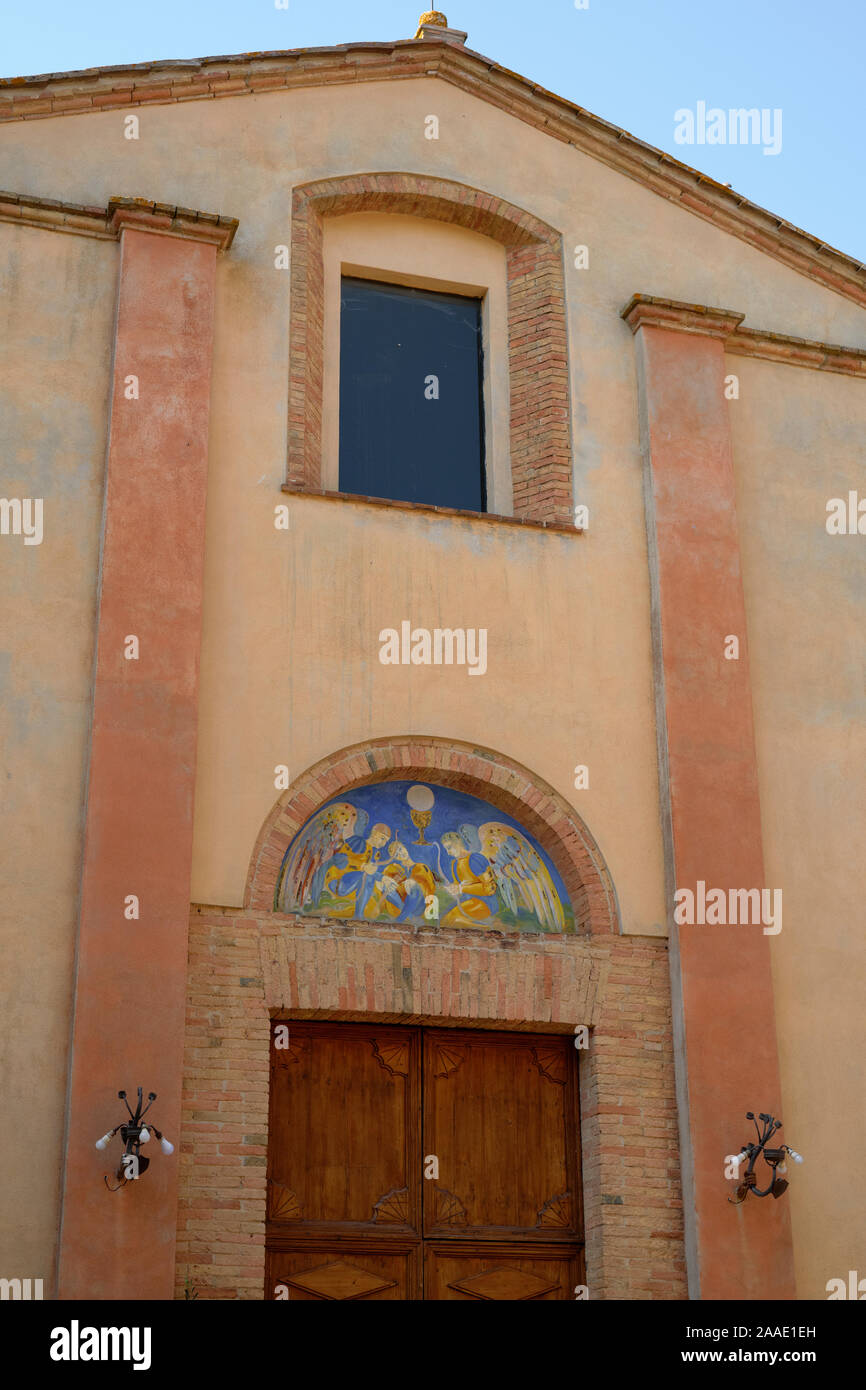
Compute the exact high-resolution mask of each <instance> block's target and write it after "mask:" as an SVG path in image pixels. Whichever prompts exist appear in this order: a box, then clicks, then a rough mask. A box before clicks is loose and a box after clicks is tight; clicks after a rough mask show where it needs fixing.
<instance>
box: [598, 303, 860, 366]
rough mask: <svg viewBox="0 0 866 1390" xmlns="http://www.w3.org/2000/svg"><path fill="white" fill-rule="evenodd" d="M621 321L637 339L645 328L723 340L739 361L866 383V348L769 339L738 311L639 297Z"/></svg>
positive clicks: (787, 336)
mask: <svg viewBox="0 0 866 1390" xmlns="http://www.w3.org/2000/svg"><path fill="white" fill-rule="evenodd" d="M621 317H622V318H623V319H625V321H626V323H627V324H628V326H629V328H630V329H631V331H632V332H633V333H637V331H638V329H639V328H644V327H648V328H666V329H673V331H674V332H677V333H698V334H701V335H702V336H703V337H707V338H720V339H721V340H722V342H723V343H724V347H725V352H728V353H731V354H733V355H734V356H737V357H761V358H763V359H764V360H765V361H767V362H784V363H786V364H787V365H788V366H789V367H812V368H813V369H815V370H817V371H824V372H839V373H841V374H842V375H843V376H862V377H866V347H864V348H849V347H842V346H841V345H840V344H838V343H824V342H819V341H817V340H815V339H812V338H795V337H793V336H792V335H790V334H786V333H769V332H766V331H765V330H764V329H761V328H744V327H743V326H742V324H743V319H744V318H745V314H739V313H737V312H736V311H735V310H733V309H715V308H711V307H710V306H708V305H706V304H684V303H681V302H679V301H678V300H675V299H659V298H657V297H656V296H654V295H651V294H634V295H632V297H631V299H630V300H629V302H628V304H626V306H625V308H624V309H623V310H622V312H621Z"/></svg>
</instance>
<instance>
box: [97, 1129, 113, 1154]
mask: <svg viewBox="0 0 866 1390" xmlns="http://www.w3.org/2000/svg"><path fill="white" fill-rule="evenodd" d="M113 1138H114V1130H113V1129H110V1130H109V1131H108V1133H107V1134H103V1136H102V1138H101V1139H97V1141H96V1147H97V1148H98V1149H107V1148H108V1145H109V1144H110V1143H111V1140H112V1139H113Z"/></svg>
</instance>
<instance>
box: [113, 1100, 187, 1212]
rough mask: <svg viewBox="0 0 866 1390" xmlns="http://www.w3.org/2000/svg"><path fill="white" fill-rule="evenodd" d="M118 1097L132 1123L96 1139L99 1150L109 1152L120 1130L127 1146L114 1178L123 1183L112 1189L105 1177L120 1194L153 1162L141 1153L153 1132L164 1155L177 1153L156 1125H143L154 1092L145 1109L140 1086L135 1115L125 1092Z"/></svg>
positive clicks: (117, 1127) (115, 1128)
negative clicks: (122, 1189)
mask: <svg viewBox="0 0 866 1390" xmlns="http://www.w3.org/2000/svg"><path fill="white" fill-rule="evenodd" d="M117 1098H118V1100H122V1101H123V1103H124V1105H125V1106H126V1109H127V1111H128V1112H129V1118H130V1121H131V1123H130V1124H125V1123H124V1124H119V1125H115V1127H114V1129H110V1130H109V1131H108V1133H107V1134H103V1136H102V1138H101V1139H97V1141H96V1147H97V1148H98V1149H107V1148H108V1146H109V1144H110V1143H111V1141H112V1139H113V1138H114V1136H115V1134H117V1132H118V1130H119V1131H120V1138H121V1140H122V1142H123V1144H124V1150H123V1153H122V1155H121V1159H120V1167H119V1168H118V1169H117V1172H116V1173H115V1175H114V1176H115V1177H116V1178H119V1179H120V1181H119V1182H118V1184H117V1187H112V1186H111V1184H110V1183H109V1181H108V1178H107V1177H106V1179H105V1185H106V1187H107V1188H108V1190H109V1192H117V1191H118V1189H119V1188H121V1187H124V1186H125V1185H126V1183H128V1182H130V1181H131V1180H133V1179H135V1178H140V1177H141V1175H142V1173H144V1172H146V1170H147V1169H148V1168H149V1167H150V1159H149V1158H146V1157H142V1156H141V1154H140V1149H141V1145H142V1144H147V1143H149V1142H150V1136H151V1133H153V1134H155V1135H156V1137H157V1139H158V1140H159V1147H160V1148H161V1149H162V1151H163V1153H164V1154H173V1153H174V1144H171V1143H169V1141H168V1140H167V1139H166V1138H165V1136H164V1135H163V1134H161V1133H160V1131H159V1130H158V1129H157V1128H156V1125H154V1124H151V1125H150V1127H149V1128H148V1126H147V1125H144V1124H142V1120H143V1119H144V1116H145V1115H146V1114H147V1112H148V1110H149V1109H150V1107H151V1106H152V1104H153V1102H154V1101H155V1100H156V1092H155V1091H151V1092H150V1093H149V1095H148V1097H147V1105H144V1108H143V1109H142V1106H143V1104H144V1103H143V1101H142V1088H141V1086H139V1088H138V1103H137V1105H136V1107H135V1114H133V1113H132V1110H131V1109H130V1106H129V1101H128V1100H127V1099H126V1092H125V1091H118V1093H117Z"/></svg>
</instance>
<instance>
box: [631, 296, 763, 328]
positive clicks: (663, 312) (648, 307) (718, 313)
mask: <svg viewBox="0 0 866 1390" xmlns="http://www.w3.org/2000/svg"><path fill="white" fill-rule="evenodd" d="M621 317H622V318H624V319H625V321H626V323H627V324H628V326H629V328H630V329H631V331H632V333H636V332H637V331H638V329H639V328H643V327H644V326H645V325H648V326H651V327H653V328H672V329H674V330H675V331H676V332H678V333H700V334H701V336H702V337H704V338H729V337H730V335H731V334H732V333H733V332H734V331H735V330H736V329H737V328H738V327H739V325H740V324H741V323H742V322H743V319H744V318H745V317H746V316H745V314H738V313H736V312H735V310H733V309H713V308H710V307H709V306H708V305H706V304H681V303H678V302H677V300H675V299H657V298H656V297H655V296H654V295H651V294H633V295H632V297H631V299H630V300H629V302H628V304H626V306H625V308H624V309H623V310H622V314H621Z"/></svg>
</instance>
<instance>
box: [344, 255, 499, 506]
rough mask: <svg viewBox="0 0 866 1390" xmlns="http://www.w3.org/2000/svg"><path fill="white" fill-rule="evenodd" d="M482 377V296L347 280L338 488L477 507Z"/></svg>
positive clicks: (481, 495) (481, 496)
mask: <svg viewBox="0 0 866 1390" xmlns="http://www.w3.org/2000/svg"><path fill="white" fill-rule="evenodd" d="M432 378H435V380H432ZM481 381H482V376H481V301H480V300H478V299H467V298H464V297H463V296H462V295H455V294H436V293H433V292H432V291H430V290H416V289H407V288H406V287H405V286H403V285H383V284H379V283H378V282H374V281H371V280H354V279H349V278H344V279H343V287H342V298H341V312H340V491H341V492H358V493H363V494H364V495H365V496H368V497H387V498H390V499H393V500H394V501H400V502H426V503H428V504H432V505H434V506H440V507H461V508H465V509H467V510H470V511H478V512H480V511H484V509H485V505H486V500H485V490H484V437H483V425H482V418H483V417H482V403H481Z"/></svg>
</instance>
